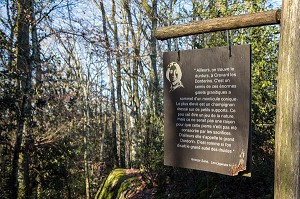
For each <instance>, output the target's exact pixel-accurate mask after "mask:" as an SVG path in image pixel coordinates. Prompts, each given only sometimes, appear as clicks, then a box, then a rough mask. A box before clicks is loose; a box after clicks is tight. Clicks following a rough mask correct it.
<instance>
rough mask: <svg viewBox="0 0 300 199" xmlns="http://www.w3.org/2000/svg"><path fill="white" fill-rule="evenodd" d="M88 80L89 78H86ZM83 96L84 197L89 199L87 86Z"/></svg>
mask: <svg viewBox="0 0 300 199" xmlns="http://www.w3.org/2000/svg"><path fill="white" fill-rule="evenodd" d="M88 79H89V78H88ZM84 96H85V109H84V115H85V123H84V127H83V131H84V137H83V142H84V155H83V159H84V174H85V196H86V199H90V197H91V195H90V179H89V163H88V161H89V158H88V151H89V148H88V147H89V144H88V137H89V126H90V112H89V111H90V110H89V108H90V107H89V98H88V85H86V88H85V89H84Z"/></svg>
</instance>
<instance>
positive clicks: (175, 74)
mask: <svg viewBox="0 0 300 199" xmlns="http://www.w3.org/2000/svg"><path fill="white" fill-rule="evenodd" d="M177 79H178V71H177V69H176V66H171V68H170V81H171V82H175V81H176V80H177Z"/></svg>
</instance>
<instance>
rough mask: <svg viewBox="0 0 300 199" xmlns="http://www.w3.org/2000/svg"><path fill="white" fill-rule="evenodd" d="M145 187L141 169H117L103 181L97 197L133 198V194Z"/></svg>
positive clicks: (111, 198) (104, 198)
mask: <svg viewBox="0 0 300 199" xmlns="http://www.w3.org/2000/svg"><path fill="white" fill-rule="evenodd" d="M144 187H145V183H144V181H143V180H142V171H141V170H136V169H115V170H113V171H112V172H111V173H110V174H109V176H108V177H107V178H106V180H105V181H104V182H103V183H102V185H101V186H100V188H99V190H98V192H97V194H96V196H95V199H123V198H132V197H131V196H132V195H134V194H136V193H137V192H138V190H140V189H143V188H144Z"/></svg>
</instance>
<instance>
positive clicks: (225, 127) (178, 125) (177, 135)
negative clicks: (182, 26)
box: [163, 45, 251, 175]
mask: <svg viewBox="0 0 300 199" xmlns="http://www.w3.org/2000/svg"><path fill="white" fill-rule="evenodd" d="M250 57H251V50H250V46H249V45H242V46H232V48H231V53H229V49H228V47H221V48H211V49H198V50H187V51H179V52H166V53H164V56H163V65H164V124H165V125H164V162H165V165H170V166H177V167H184V168H191V169H198V170H204V171H210V172H216V173H221V174H225V175H237V174H238V173H239V172H240V171H244V170H246V169H248V168H247V154H248V145H249V137H250V98H251V95H250V90H251V89H250V85H251V84H250Z"/></svg>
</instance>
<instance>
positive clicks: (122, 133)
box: [112, 0, 126, 168]
mask: <svg viewBox="0 0 300 199" xmlns="http://www.w3.org/2000/svg"><path fill="white" fill-rule="evenodd" d="M115 15H116V4H115V0H112V23H113V27H114V31H113V34H114V45H115V52H116V53H115V54H116V64H117V71H116V80H117V104H118V117H119V137H120V146H119V158H120V166H121V167H122V168H124V167H125V141H126V140H125V124H124V115H123V110H122V108H123V102H122V101H123V100H122V84H121V54H120V42H119V35H118V26H117V22H116V19H115Z"/></svg>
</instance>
